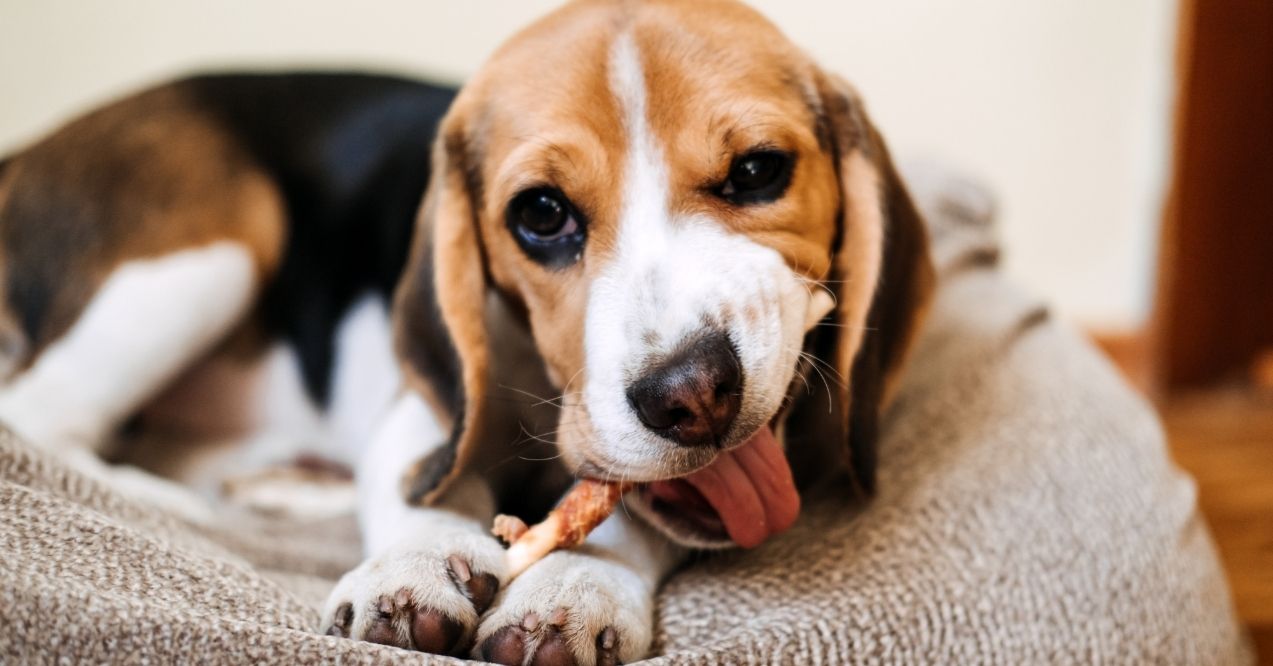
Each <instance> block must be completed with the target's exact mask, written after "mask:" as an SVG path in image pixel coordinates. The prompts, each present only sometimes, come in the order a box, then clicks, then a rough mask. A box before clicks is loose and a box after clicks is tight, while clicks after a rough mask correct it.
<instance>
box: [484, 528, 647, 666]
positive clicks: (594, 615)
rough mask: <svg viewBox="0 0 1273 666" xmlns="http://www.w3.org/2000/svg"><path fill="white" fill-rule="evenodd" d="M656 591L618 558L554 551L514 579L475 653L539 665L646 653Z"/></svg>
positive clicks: (613, 660) (609, 661)
mask: <svg viewBox="0 0 1273 666" xmlns="http://www.w3.org/2000/svg"><path fill="white" fill-rule="evenodd" d="M653 594H654V590H653V589H652V587H651V586H650V585H649V584H648V583H647V582H645V581H643V580H642V579H641V577H640V576H638V575H636V573H634V572H633V571H632V570H631V569H629V568H628V567H627V566H625V565H623V564H621V563H619V562H617V561H615V560H611V559H605V558H603V557H600V556H597V555H594V554H588V553H586V552H569V551H558V552H555V553H552V554H550V555H548V556H547V557H545V558H544V559H543V560H541V561H539V562H538V563H536V564H535V565H534V566H532V567H531V568H530V569H527V570H526V572H525V573H523V574H522V575H521V576H519V577H518V578H517V579H516V580H514V581H513V583H512V584H511V585H510V586H509V587H508V589H507V590H506V591H505V592H504V595H503V597H502V598H501V599H500V601H499V605H498V606H497V607H496V609H495V610H494V611H492V612H491V614H490V615H488V616H487V617H486V618H484V619H483V620H482V626H481V627H479V628H478V632H477V645H476V647H475V649H474V656H476V657H477V658H479V659H483V660H485V661H491V662H495V663H497V664H519V665H520V664H534V665H535V666H548V665H554V664H563V665H564V664H598V665H604V666H608V665H610V664H618V663H622V662H627V661H634V660H636V659H640V658H641V657H643V656H645V653H646V652H647V651H648V650H649V649H650V641H651V637H652V634H653V624H654V610H653V606H654V602H653Z"/></svg>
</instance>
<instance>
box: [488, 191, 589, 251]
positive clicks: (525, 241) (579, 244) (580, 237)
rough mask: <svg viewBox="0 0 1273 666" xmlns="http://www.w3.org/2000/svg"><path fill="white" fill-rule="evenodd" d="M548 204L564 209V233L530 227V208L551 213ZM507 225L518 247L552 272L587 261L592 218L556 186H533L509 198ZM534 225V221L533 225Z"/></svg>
mask: <svg viewBox="0 0 1273 666" xmlns="http://www.w3.org/2000/svg"><path fill="white" fill-rule="evenodd" d="M545 201H548V202H551V203H552V204H556V206H558V207H559V208H560V209H562V210H564V215H565V217H564V218H562V227H564V229H563V230H562V231H561V232H560V233H547V234H545V233H543V232H544V231H546V230H545V229H542V228H540V229H534V228H531V227H530V226H527V218H526V210H525V209H526V207H527V206H530V205H532V204H534V205H540V206H541V207H540V210H539V211H535V212H534V213H532V217H533V215H536V214H542V213H544V212H545V211H550V210H551V209H552V208H553V206H552V205H550V206H549V207H548V208H547V209H545V208H544V207H542V205H541V204H543V203H545ZM504 224H505V226H506V227H507V228H508V231H509V233H510V234H511V235H512V236H513V239H514V240H515V241H516V242H517V245H518V247H520V248H521V250H522V252H524V253H525V254H526V256H527V257H529V258H530V259H531V260H532V261H534V262H535V263H538V264H540V265H542V266H544V267H546V268H548V269H550V270H562V269H565V268H568V267H570V266H573V265H574V264H576V263H578V262H579V260H580V259H582V258H583V246H584V242H585V241H586V239H587V229H588V219H587V217H586V216H584V214H583V213H582V212H580V210H579V208H578V207H577V206H576V205H575V204H574V203H573V202H572V201H571V200H570V199H569V198H568V197H567V196H566V195H565V193H563V192H562V191H561V190H560V189H559V188H557V187H554V186H552V185H531V186H529V187H526V188H523V189H521V190H520V191H518V192H517V193H516V194H514V195H513V196H512V198H510V199H509V201H508V203H507V205H506V207H505V214H504ZM532 224H533V222H532Z"/></svg>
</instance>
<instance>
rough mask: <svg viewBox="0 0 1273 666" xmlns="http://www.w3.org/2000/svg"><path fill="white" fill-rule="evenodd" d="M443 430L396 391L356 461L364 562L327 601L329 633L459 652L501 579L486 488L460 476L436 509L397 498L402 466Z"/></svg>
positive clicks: (417, 402)
mask: <svg viewBox="0 0 1273 666" xmlns="http://www.w3.org/2000/svg"><path fill="white" fill-rule="evenodd" d="M444 439H445V434H444V433H443V432H442V430H441V428H439V426H438V423H437V421H436V420H435V419H434V417H433V414H432V412H431V411H430V410H429V408H428V407H427V406H426V405H425V403H424V401H423V400H422V399H421V398H420V397H419V396H418V395H416V394H415V393H410V392H406V393H403V394H402V395H401V396H400V397H399V398H398V399H397V401H396V402H395V404H394V406H393V407H392V408H391V410H390V412H389V414H388V416H387V417H386V418H385V420H384V422H383V423H382V424H381V426H380V429H379V431H378V432H377V434H376V436H375V437H374V438H373V439H372V443H371V446H370V448H369V450H368V451H367V452H366V453H365V455H364V456H363V457H362V459H361V460H359V462H358V467H357V470H356V475H357V479H358V504H359V516H358V517H359V523H360V524H361V526H362V530H363V543H364V547H365V549H366V553H367V558H366V560H364V561H363V563H362V564H361V565H359V566H358V567H357V568H355V569H354V570H353V571H350V572H349V573H347V574H345V576H344V577H343V578H342V579H341V580H340V582H339V583H337V585H336V588H335V589H334V590H333V591H332V593H331V595H330V596H329V597H328V600H327V606H326V609H325V612H324V613H323V625H322V628H323V629H324V630H326V631H327V632H328V633H330V634H334V635H338V636H348V637H352V638H357V639H361V640H367V641H373V642H376V643H384V644H387V645H396V646H399V647H403V648H409V649H415V650H421V651H424V652H433V653H437V654H449V653H453V652H457V651H460V650H463V649H465V648H466V646H467V645H469V643H470V641H471V640H472V636H473V632H474V630H475V628H476V627H477V621H478V618H479V617H480V616H481V614H482V613H483V612H484V611H485V610H486V609H487V608H488V607H489V606H490V604H491V601H492V600H493V599H494V597H495V593H496V592H497V591H498V590H499V587H500V585H501V584H502V583H504V582H505V580H506V575H505V570H504V549H503V547H502V546H501V545H500V544H499V542H498V541H496V540H495V538H494V537H492V536H490V535H489V533H488V532H487V528H488V526H489V525H490V521H491V519H492V517H493V516H494V512H495V500H494V496H493V494H492V493H491V490H490V487H489V486H488V485H486V483H485V482H484V481H482V480H481V479H478V478H475V477H468V478H464V479H461V480H459V481H458V482H457V485H456V486H455V487H453V489H452V491H451V492H450V493H448V498H447V502H446V504H445V506H438V507H432V508H420V507H414V506H410V505H408V504H407V503H406V501H405V499H404V494H403V492H402V480H403V475H404V473H405V471H406V470H407V469H408V468H409V467H410V466H411V465H412V464H413V463H415V462H417V461H418V460H419V459H420V457H421V456H423V455H427V454H428V453H429V451H430V449H432V448H433V447H436V446H438V445H440V443H441V442H442V441H443V440H444Z"/></svg>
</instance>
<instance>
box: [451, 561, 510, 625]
mask: <svg viewBox="0 0 1273 666" xmlns="http://www.w3.org/2000/svg"><path fill="white" fill-rule="evenodd" d="M446 566H447V569H448V570H449V571H450V572H451V580H452V581H453V582H454V583H455V586H456V587H457V588H459V589H460V591H461V592H463V593H464V596H466V597H468V599H469V601H471V602H472V603H473V609H474V610H476V611H477V614H478V615H481V614H482V613H485V612H486V609H488V608H490V607H491V602H492V601H494V600H495V593H496V592H499V579H498V578H496V577H495V575H494V574H489V573H480V574H477V575H476V576H474V575H473V570H472V569H471V568H470V567H469V563H468V562H466V561H465V560H464V558H462V557H460V556H459V555H452V556H450V557H448V558H446Z"/></svg>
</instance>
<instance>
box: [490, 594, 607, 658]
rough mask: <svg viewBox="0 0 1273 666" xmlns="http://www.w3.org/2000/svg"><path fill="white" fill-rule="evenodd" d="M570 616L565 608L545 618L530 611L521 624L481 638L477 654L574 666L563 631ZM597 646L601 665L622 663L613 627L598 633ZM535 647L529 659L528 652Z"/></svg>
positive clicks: (502, 628)
mask: <svg viewBox="0 0 1273 666" xmlns="http://www.w3.org/2000/svg"><path fill="white" fill-rule="evenodd" d="M567 619H568V617H567V613H566V609H564V608H558V609H556V610H555V611H553V612H552V614H551V615H549V616H548V617H547V618H546V619H544V620H541V619H540V617H539V615H538V614H536V613H533V612H531V613H527V614H526V615H525V616H523V617H522V621H521V623H520V624H510V625H507V626H505V627H501V628H500V629H498V630H496V631H495V633H493V634H491V635H490V636H489V637H487V639H486V640H485V641H482V645H481V646H480V647H479V649H478V656H479V657H480V658H482V659H483V660H485V661H490V662H494V663H497V664H509V665H517V666H520V665H521V664H523V663H529V664H530V666H575V665H576V664H577V663H578V662H576V661H575V657H574V654H573V653H572V652H571V650H570V645H569V644H568V643H567V642H566V636H565V633H564V632H563V631H562V627H563V626H565V624H566V620H567ZM596 646H597V658H596V663H597V664H598V666H614V665H616V664H618V663H619V661H618V656H617V655H618V647H619V634H618V632H616V631H615V630H614V628H613V627H606V628H605V629H604V630H602V631H601V633H599V634H597V638H596ZM532 649H533V652H532V653H530V659H529V661H527V659H526V656H527V653H528V651H530V650H532Z"/></svg>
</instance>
